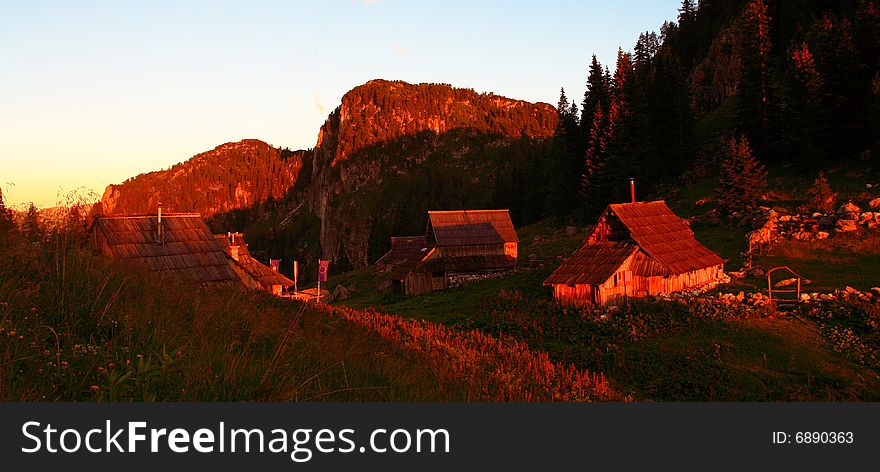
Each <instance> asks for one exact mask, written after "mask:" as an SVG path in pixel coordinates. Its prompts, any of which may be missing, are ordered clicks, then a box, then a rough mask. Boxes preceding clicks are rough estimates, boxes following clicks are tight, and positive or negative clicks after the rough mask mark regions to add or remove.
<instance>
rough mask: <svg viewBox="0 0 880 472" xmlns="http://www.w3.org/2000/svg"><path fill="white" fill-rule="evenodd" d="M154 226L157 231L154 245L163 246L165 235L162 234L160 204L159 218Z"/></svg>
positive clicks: (160, 207)
mask: <svg viewBox="0 0 880 472" xmlns="http://www.w3.org/2000/svg"><path fill="white" fill-rule="evenodd" d="M156 226H157V228H158V231H157V233H156V243H157V244H163V243H164V239H165V235H164V234H163V232H162V202H159V217H158V221H157V224H156Z"/></svg>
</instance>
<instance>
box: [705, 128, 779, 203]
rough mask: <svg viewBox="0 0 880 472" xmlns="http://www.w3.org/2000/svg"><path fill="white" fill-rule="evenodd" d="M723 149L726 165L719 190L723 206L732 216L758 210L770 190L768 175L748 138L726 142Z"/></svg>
mask: <svg viewBox="0 0 880 472" xmlns="http://www.w3.org/2000/svg"><path fill="white" fill-rule="evenodd" d="M722 147H723V150H724V151H723V152H724V156H723V157H724V161H723V162H722V164H721V176H720V179H719V183H718V188H716V190H715V192H716V198H717V199H718V204H719V206H720V207H721V209H722V211H724V212H725V213H728V214H731V213H735V212H740V213H742V212H747V211H751V210H754V209H755V208H757V207H758V205H759V204H760V201H761V197H762V196H763V195H764V190H765V189H766V188H767V171H765V170H764V166H763V165H761V163H760V162H758V160H757V159H756V158H755V156H754V155H753V154H752V149H751V146H750V145H749V140H748V138H746V137H745V135H740V137H739V138H736V137H732V138H728V139H726V140H725V141H724V143H723V145H722Z"/></svg>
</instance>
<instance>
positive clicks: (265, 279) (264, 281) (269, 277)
mask: <svg viewBox="0 0 880 472" xmlns="http://www.w3.org/2000/svg"><path fill="white" fill-rule="evenodd" d="M215 238H216V239H217V241H218V242H219V243H220V244H221V246H222V247H223V248H224V250H225V251H226V254H227V255H229V258H230V259H232V261H233V262H234V263H235V264H237V265H238V266H239V267H241V268H242V269H243V270H244V271H245V272H246V273H247V274H248V275H250V276H251V277H252V278H253V279H254V280H256V281H257V282H259V283H260V284H261V285H263V286H264V287H267V288H271V287H272V286H273V285H283V286H285V287H290V286H293V285H294V283H293V280H290V279H289V278H287V277H285V276H284V275H283V274H281V273H280V272H275V271H274V270H272V269H271V268H269V267H267V266H266V265H265V264H263V263H261V262H260V261H258V260H256V259H254V258H253V257H252V256H251V253H250V251H248V249H247V244H245V242H244V239H242V236H241V235H236V237H235V244H234V245H235V246H238V259H235V258H233V257H232V246H233V243H232V241H230V240H229V238H228V237H227V236H226V235H225V234H218V235H215Z"/></svg>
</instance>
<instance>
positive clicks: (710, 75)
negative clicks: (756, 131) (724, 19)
mask: <svg viewBox="0 0 880 472" xmlns="http://www.w3.org/2000/svg"><path fill="white" fill-rule="evenodd" d="M740 28H741V27H740V25H739V24H738V23H737V24H734V25H732V26H729V27H727V28H725V29H723V30H721V31H720V32H719V33H718V36H716V37H715V39H714V40H713V41H712V44H711V45H710V46H709V52H708V54H707V55H706V58H705V59H703V60H702V61H701V62H700V63H699V64H698V65H697V67H695V68H694V71H693V73H692V74H691V94H692V96H693V101H694V109H695V110H697V111H699V112H701V113H705V112H708V111H711V110H714V109H715V108H717V107H718V106H719V105H721V104H722V103H724V102H725V101H726V100H727V99H728V98H730V97H732V96H733V95H734V94H735V93H736V91H737V88H738V87H739V80H740V73H741V67H742V50H741V47H740V44H741V40H740V36H739V35H740V32H739V31H740Z"/></svg>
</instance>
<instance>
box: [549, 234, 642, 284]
mask: <svg viewBox="0 0 880 472" xmlns="http://www.w3.org/2000/svg"><path fill="white" fill-rule="evenodd" d="M638 250H639V248H638V246H636V245H635V244H630V243H626V242H613V241H603V242H595V243H590V244H585V245H583V246H581V247H580V248H578V250H577V251H575V252H574V254H572V255H571V257H569V258H568V259H566V260H565V262H563V263H562V265H561V266H559V268H558V269H556V270H555V271H553V273H552V274H550V277H547V280H545V281H544V285H557V284H567V285H585V284H590V285H592V284H601V283H604V282H605V281H606V280H608V278H609V277H611V276H612V275H614V272H616V271H617V269H618V268H620V266H621V264H623V263H624V262H625V261H626V260H627V259H629V257H630V256H632V255H633V253H635V252H636V251H638Z"/></svg>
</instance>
